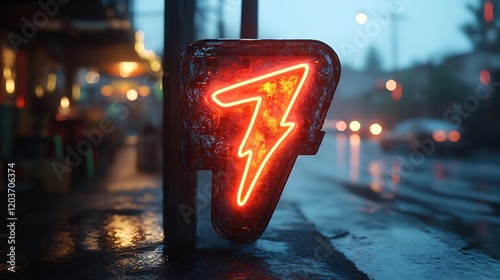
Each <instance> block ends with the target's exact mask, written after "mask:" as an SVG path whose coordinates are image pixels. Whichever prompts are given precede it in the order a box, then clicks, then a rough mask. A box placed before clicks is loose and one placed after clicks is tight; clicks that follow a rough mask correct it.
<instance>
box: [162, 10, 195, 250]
mask: <svg viewBox="0 0 500 280" xmlns="http://www.w3.org/2000/svg"><path fill="white" fill-rule="evenodd" d="M195 2H196V1H195V0H185V1H177V0H165V45H164V46H165V50H164V57H163V61H164V68H163V73H164V75H163V94H164V99H163V100H164V101H163V109H164V110H163V159H164V160H163V202H164V207H163V229H164V234H165V252H166V254H167V256H168V257H177V256H186V255H188V254H189V253H190V252H192V251H193V250H194V248H195V246H196V172H193V171H187V170H184V169H183V168H182V167H181V145H180V141H181V139H180V137H181V117H182V112H181V109H180V108H181V100H180V84H179V79H180V78H179V60H180V57H181V54H182V52H183V51H184V49H185V48H186V47H187V46H188V45H189V44H190V43H191V42H192V41H193V40H194V12H195Z"/></svg>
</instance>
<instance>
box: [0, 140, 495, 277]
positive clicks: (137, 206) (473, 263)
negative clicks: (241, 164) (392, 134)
mask: <svg viewBox="0 0 500 280" xmlns="http://www.w3.org/2000/svg"><path fill="white" fill-rule="evenodd" d="M408 156H409V153H408V152H404V151H398V152H394V153H383V152H381V151H380V148H379V146H378V144H377V143H376V142H371V141H368V140H363V139H359V138H356V137H349V136H348V135H341V134H339V135H335V134H327V135H326V136H325V140H324V142H323V144H322V146H321V149H320V151H319V153H318V155H316V156H301V157H299V159H298V160H297V163H296V165H295V167H294V170H293V172H292V175H291V176H290V179H289V181H288V184H287V186H286V188H285V191H284V193H283V196H282V199H281V201H280V203H279V205H278V207H277V209H276V211H275V213H274V216H273V218H272V220H271V223H270V224H269V227H268V229H267V230H266V232H265V233H264V234H263V235H262V237H261V238H260V239H259V240H257V241H256V242H254V243H250V244H237V243H232V242H229V241H226V240H225V239H222V238H220V237H219V236H218V235H217V234H216V233H215V231H214V230H213V228H212V226H211V224H210V213H209V212H210V205H209V203H208V201H209V198H208V196H207V194H209V193H210V176H209V173H208V172H200V173H199V193H198V205H199V217H198V245H197V249H196V252H195V254H194V255H193V256H192V258H189V259H184V260H173V259H168V258H167V257H166V256H165V254H164V253H163V243H162V242H163V225H162V222H163V221H162V190H161V181H160V180H161V179H160V178H161V176H160V175H159V174H145V173H141V172H139V171H137V169H136V158H135V147H134V146H131V145H129V146H126V148H125V149H123V150H122V151H120V153H119V154H118V156H117V160H116V163H115V164H114V166H113V168H112V170H111V172H110V173H109V174H108V176H106V177H105V178H103V179H101V180H98V181H96V182H94V183H91V184H86V185H84V186H81V187H77V188H76V187H75V188H74V190H73V191H72V192H70V193H69V194H66V195H55V194H44V193H29V192H25V193H18V195H17V200H18V201H17V203H18V218H19V221H18V227H17V228H16V234H17V241H18V242H17V252H16V253H17V260H18V262H17V269H18V271H17V272H16V274H15V276H16V277H15V278H17V279H23V278H24V279H366V278H371V279H392V278H400V279H422V278H429V277H430V278H439V279H498V277H499V276H500V260H499V259H500V254H499V253H498V252H500V239H499V238H498V236H500V234H499V231H500V215H499V214H500V174H499V172H498V170H499V167H500V157H499V156H497V155H496V154H494V153H489V152H477V153H474V154H471V155H468V156H466V157H465V158H455V157H449V156H446V157H442V156H431V157H428V158H425V159H424V161H423V162H422V163H420V162H419V163H420V164H408V163H407V162H406V161H405V159H408ZM408 161H409V160H408ZM2 205H3V204H2ZM2 215H4V214H2ZM0 218H1V219H2V220H5V217H4V216H1V217H0ZM0 233H3V231H0ZM0 240H1V241H2V244H1V245H2V247H1V249H0V254H1V255H2V263H0V270H1V271H2V272H0V278H1V279H8V276H12V273H10V272H5V270H6V268H7V265H6V263H5V262H4V261H3V259H4V256H5V255H6V253H7V251H6V248H5V246H4V244H5V242H4V240H5V239H0ZM9 278H10V277H9Z"/></svg>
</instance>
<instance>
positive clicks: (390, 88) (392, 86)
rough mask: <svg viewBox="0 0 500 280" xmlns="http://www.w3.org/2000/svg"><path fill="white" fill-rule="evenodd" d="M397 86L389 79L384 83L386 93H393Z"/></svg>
mask: <svg viewBox="0 0 500 280" xmlns="http://www.w3.org/2000/svg"><path fill="white" fill-rule="evenodd" d="M397 86H398V83H396V81H394V80H393V79H390V80H388V81H387V82H386V83H385V88H386V89H387V90H388V91H393V90H395V89H396V87H397Z"/></svg>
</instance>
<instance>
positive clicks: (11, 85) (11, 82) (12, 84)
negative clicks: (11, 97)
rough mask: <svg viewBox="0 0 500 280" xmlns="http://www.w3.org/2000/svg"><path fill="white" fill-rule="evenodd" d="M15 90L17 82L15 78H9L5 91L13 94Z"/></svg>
mask: <svg viewBox="0 0 500 280" xmlns="http://www.w3.org/2000/svg"><path fill="white" fill-rule="evenodd" d="M15 90H16V82H14V79H12V78H8V79H7V80H5V91H7V93H8V94H13V93H14V91H15Z"/></svg>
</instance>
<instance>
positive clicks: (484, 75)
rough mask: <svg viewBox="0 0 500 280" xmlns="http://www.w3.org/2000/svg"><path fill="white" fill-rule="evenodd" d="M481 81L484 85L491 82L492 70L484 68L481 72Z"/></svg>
mask: <svg viewBox="0 0 500 280" xmlns="http://www.w3.org/2000/svg"><path fill="white" fill-rule="evenodd" d="M479 81H480V82H481V84H483V85H487V84H489V83H490V81H491V74H490V71H488V70H486V69H485V70H482V71H481V73H480V74H479Z"/></svg>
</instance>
